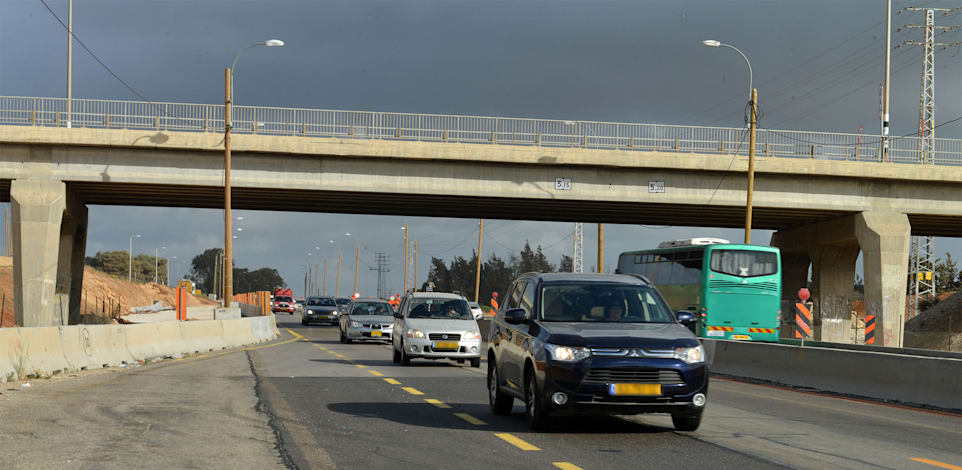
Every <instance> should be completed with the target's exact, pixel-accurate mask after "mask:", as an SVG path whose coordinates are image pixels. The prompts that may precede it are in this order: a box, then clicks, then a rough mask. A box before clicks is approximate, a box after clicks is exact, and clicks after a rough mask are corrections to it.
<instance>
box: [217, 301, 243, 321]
mask: <svg viewBox="0 0 962 470" xmlns="http://www.w3.org/2000/svg"><path fill="white" fill-rule="evenodd" d="M234 303H235V304H236V302H234ZM240 317H241V308H240V307H231V308H218V309H216V310H214V319H215V320H228V319H231V318H240Z"/></svg>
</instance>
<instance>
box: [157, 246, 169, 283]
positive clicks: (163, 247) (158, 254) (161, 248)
mask: <svg viewBox="0 0 962 470" xmlns="http://www.w3.org/2000/svg"><path fill="white" fill-rule="evenodd" d="M166 249H167V247H166V246H162V247H160V248H156V247H155V248H154V284H157V271H158V270H159V269H160V266H158V265H159V264H160V263H158V260H159V259H160V258H158V256H160V250H166Z"/></svg>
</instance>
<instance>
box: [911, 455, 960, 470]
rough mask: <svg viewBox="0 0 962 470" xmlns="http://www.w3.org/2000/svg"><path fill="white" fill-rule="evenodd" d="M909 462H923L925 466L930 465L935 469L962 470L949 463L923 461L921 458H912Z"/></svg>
mask: <svg viewBox="0 0 962 470" xmlns="http://www.w3.org/2000/svg"><path fill="white" fill-rule="evenodd" d="M909 460H914V461H916V462H921V463H924V464H929V465H931V466H933V467H939V468H947V469H949V470H962V467H960V466H958V465H952V464H949V463H944V462H939V461H938V460H930V459H923V458H921V457H911V458H909Z"/></svg>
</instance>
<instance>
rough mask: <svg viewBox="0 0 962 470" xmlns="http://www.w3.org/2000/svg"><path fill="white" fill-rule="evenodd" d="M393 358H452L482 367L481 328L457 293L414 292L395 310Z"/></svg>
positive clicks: (403, 360) (408, 360)
mask: <svg viewBox="0 0 962 470" xmlns="http://www.w3.org/2000/svg"><path fill="white" fill-rule="evenodd" d="M391 340H392V344H393V349H394V362H395V363H400V364H404V365H408V364H410V363H411V359H412V358H423V359H454V360H456V361H458V362H459V363H463V362H464V361H465V360H468V361H470V362H471V367H481V330H480V328H478V322H477V321H476V320H475V319H474V315H473V314H472V313H471V309H470V307H468V302H467V301H466V300H465V299H464V297H462V296H460V295H456V294H445V293H439V292H416V293H413V294H411V295H408V296H406V297H405V298H404V302H402V303H401V306H400V308H398V311H397V313H395V314H394V337H393V338H392V339H391Z"/></svg>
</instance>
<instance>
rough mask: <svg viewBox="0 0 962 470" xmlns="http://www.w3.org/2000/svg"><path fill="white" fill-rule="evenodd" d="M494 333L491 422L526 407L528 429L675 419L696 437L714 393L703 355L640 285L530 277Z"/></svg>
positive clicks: (583, 277) (682, 317)
mask: <svg viewBox="0 0 962 470" xmlns="http://www.w3.org/2000/svg"><path fill="white" fill-rule="evenodd" d="M508 292H509V294H508V296H507V298H506V299H505V301H504V304H503V305H502V306H501V311H499V312H498V314H497V315H496V316H495V317H494V320H493V321H492V322H491V329H490V330H489V333H488V335H489V336H488V338H489V339H488V341H489V343H488V344H489V347H488V352H487V354H488V356H487V357H488V398H489V402H490V406H491V411H493V412H494V413H495V414H509V413H511V407H512V403H513V402H514V399H515V398H518V399H521V400H523V401H524V402H525V416H526V419H527V421H528V425H529V426H530V427H532V428H534V429H543V428H546V427H547V426H548V425H549V423H550V418H551V415H552V414H573V413H576V412H584V411H596V412H602V413H613V414H638V413H669V414H671V420H672V423H674V425H675V428H676V429H678V430H681V431H694V430H695V429H697V428H698V426H699V424H700V423H701V417H702V412H703V411H704V409H705V405H706V402H707V394H708V367H707V365H706V364H705V350H704V348H703V347H702V346H701V344H700V343H699V342H698V339H697V338H695V335H694V334H692V332H691V331H690V330H689V329H688V327H687V325H690V324H692V323H693V322H694V321H695V317H694V315H693V314H691V313H690V312H677V313H675V312H672V311H671V310H670V309H669V307H668V304H667V303H665V300H664V299H663V298H662V296H661V294H659V293H658V291H657V290H656V289H655V287H654V286H652V285H651V284H650V283H648V282H647V281H646V280H645V279H644V278H642V277H635V276H628V275H611V274H573V273H551V274H541V273H528V274H525V275H523V276H521V278H519V279H517V280H516V281H514V283H513V284H512V285H511V289H510V290H509V291H508Z"/></svg>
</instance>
